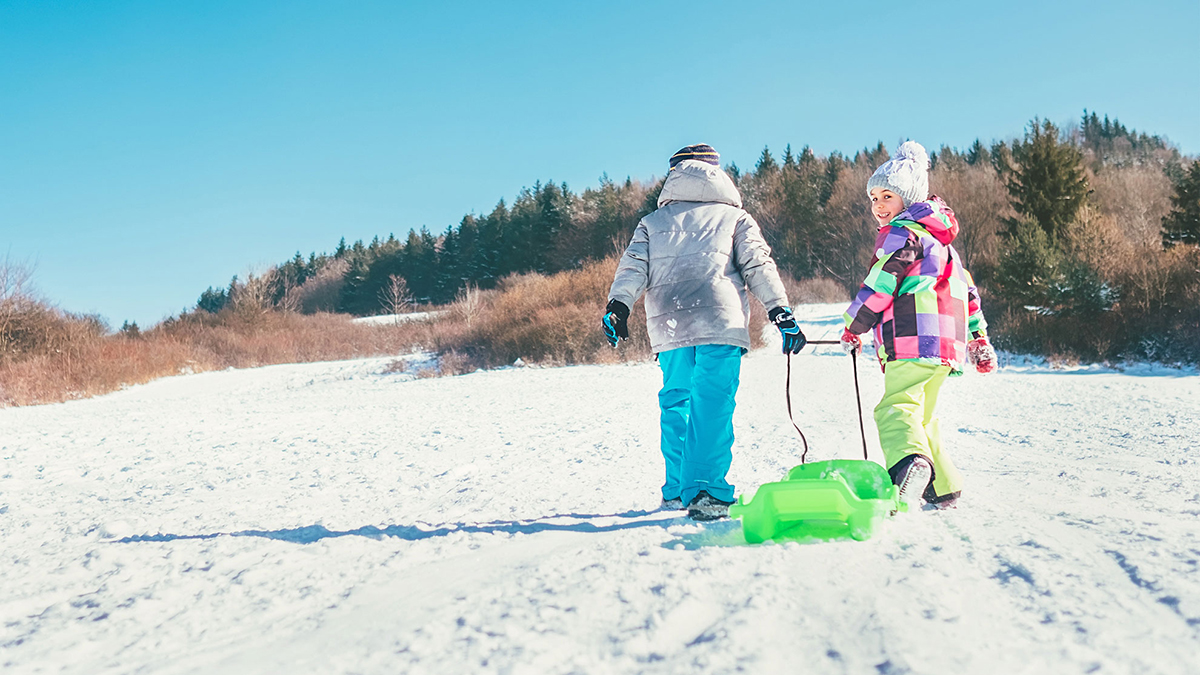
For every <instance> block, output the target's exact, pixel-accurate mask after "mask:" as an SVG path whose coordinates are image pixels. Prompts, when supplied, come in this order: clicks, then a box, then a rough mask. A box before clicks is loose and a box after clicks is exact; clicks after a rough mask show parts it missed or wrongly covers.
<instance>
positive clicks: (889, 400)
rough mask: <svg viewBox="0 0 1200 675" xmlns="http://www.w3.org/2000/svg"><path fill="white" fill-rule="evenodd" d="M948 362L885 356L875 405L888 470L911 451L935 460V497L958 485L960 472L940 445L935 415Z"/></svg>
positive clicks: (955, 489)
mask: <svg viewBox="0 0 1200 675" xmlns="http://www.w3.org/2000/svg"><path fill="white" fill-rule="evenodd" d="M949 374H950V367H949V366H943V365H933V364H929V363H921V362H920V361H889V362H888V363H887V365H886V366H885V367H884V372H883V389H884V391H883V400H881V401H880V402H879V405H877V406H875V426H876V427H877V428H878V429H879V445H880V446H881V447H882V448H883V457H884V460H885V461H886V462H887V467H888V468H889V469H891V468H892V467H893V466H895V465H896V463H897V462H899V461H900V460H902V459H904V458H905V457H907V456H909V455H914V454H915V455H922V456H924V457H925V458H926V459H928V460H929V461H930V462H932V463H933V492H934V496H935V499H929V495H928V494H927V495H926V501H938V500H940V499H944V498H947V497H950V496H951V495H954V494H955V493H958V492H960V491H961V490H962V485H963V480H962V474H960V473H959V472H958V469H956V468H955V467H954V462H952V461H950V457H949V456H948V455H947V454H946V453H945V450H944V449H943V448H942V431H941V428H940V426H939V424H938V419H937V417H935V416H934V409H935V408H936V407H937V397H938V391H939V390H940V389H941V388H942V384H943V383H945V381H946V377H947V376H948V375H949Z"/></svg>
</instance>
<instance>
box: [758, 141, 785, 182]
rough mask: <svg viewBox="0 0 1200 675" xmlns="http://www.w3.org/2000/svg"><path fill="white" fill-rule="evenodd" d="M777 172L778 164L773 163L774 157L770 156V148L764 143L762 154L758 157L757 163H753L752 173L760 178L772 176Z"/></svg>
mask: <svg viewBox="0 0 1200 675" xmlns="http://www.w3.org/2000/svg"><path fill="white" fill-rule="evenodd" d="M789 147H790V146H789ZM778 172H779V165H778V164H776V163H775V158H774V157H772V156H771V149H770V148H768V147H767V146H765V145H764V146H763V151H762V154H761V155H759V157H758V164H755V165H754V173H755V174H757V175H758V176H759V177H760V178H762V177H765V176H772V175H774V174H776V173H778Z"/></svg>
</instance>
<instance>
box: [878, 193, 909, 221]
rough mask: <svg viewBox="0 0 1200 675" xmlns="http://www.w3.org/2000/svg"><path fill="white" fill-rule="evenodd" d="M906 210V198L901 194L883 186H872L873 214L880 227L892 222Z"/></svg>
mask: <svg viewBox="0 0 1200 675" xmlns="http://www.w3.org/2000/svg"><path fill="white" fill-rule="evenodd" d="M903 210H904V200H903V199H901V198H900V195H898V194H896V193H895V192H892V191H891V190H885V189H883V188H871V215H872V216H875V221H876V222H878V223H879V226H880V227H883V226H884V225H887V224H888V223H890V222H892V219H893V218H895V217H896V216H898V215H900V212H901V211H903Z"/></svg>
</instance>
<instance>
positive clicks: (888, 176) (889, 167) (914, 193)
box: [867, 141, 929, 207]
mask: <svg viewBox="0 0 1200 675" xmlns="http://www.w3.org/2000/svg"><path fill="white" fill-rule="evenodd" d="M873 188H883V189H885V190H891V191H892V192H895V193H896V194H897V195H900V198H901V199H903V200H904V206H905V207H907V206H910V205H911V204H912V203H913V202H923V201H925V200H926V199H929V154H928V153H926V152H925V148H923V147H921V144H920V143H918V142H916V141H905V142H903V143H901V144H900V147H898V148H896V152H894V153H893V154H892V158H891V159H889V160H888V161H886V162H884V163H883V164H881V165H880V166H879V168H878V169H875V173H874V174H872V175H871V179H870V180H868V181H867V194H868V195H869V194H871V190H872V189H873Z"/></svg>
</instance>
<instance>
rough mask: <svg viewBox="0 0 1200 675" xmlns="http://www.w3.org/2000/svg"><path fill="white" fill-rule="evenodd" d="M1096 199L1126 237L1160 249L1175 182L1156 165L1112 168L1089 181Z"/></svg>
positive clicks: (1145, 245)
mask: <svg viewBox="0 0 1200 675" xmlns="http://www.w3.org/2000/svg"><path fill="white" fill-rule="evenodd" d="M1089 182H1090V183H1091V185H1092V187H1093V188H1094V192H1093V194H1092V199H1093V200H1094V201H1095V203H1096V205H1097V206H1098V207H1099V208H1100V210H1101V211H1103V212H1104V213H1105V214H1107V215H1109V216H1111V217H1112V218H1113V219H1115V221H1116V222H1117V223H1120V225H1121V229H1122V232H1123V234H1124V236H1125V237H1126V238H1127V239H1128V240H1129V242H1130V243H1131V244H1134V245H1136V246H1144V247H1154V248H1157V247H1159V246H1160V244H1161V242H1162V220H1163V217H1164V216H1166V215H1167V213H1168V212H1169V211H1170V210H1171V194H1172V188H1171V181H1170V179H1169V178H1167V175H1166V174H1165V173H1163V171H1162V169H1160V168H1158V167H1155V166H1128V167H1110V168H1106V169H1105V170H1104V171H1102V172H1100V173H1099V174H1097V175H1095V176H1093V177H1092V178H1091V179H1090V181H1089Z"/></svg>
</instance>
